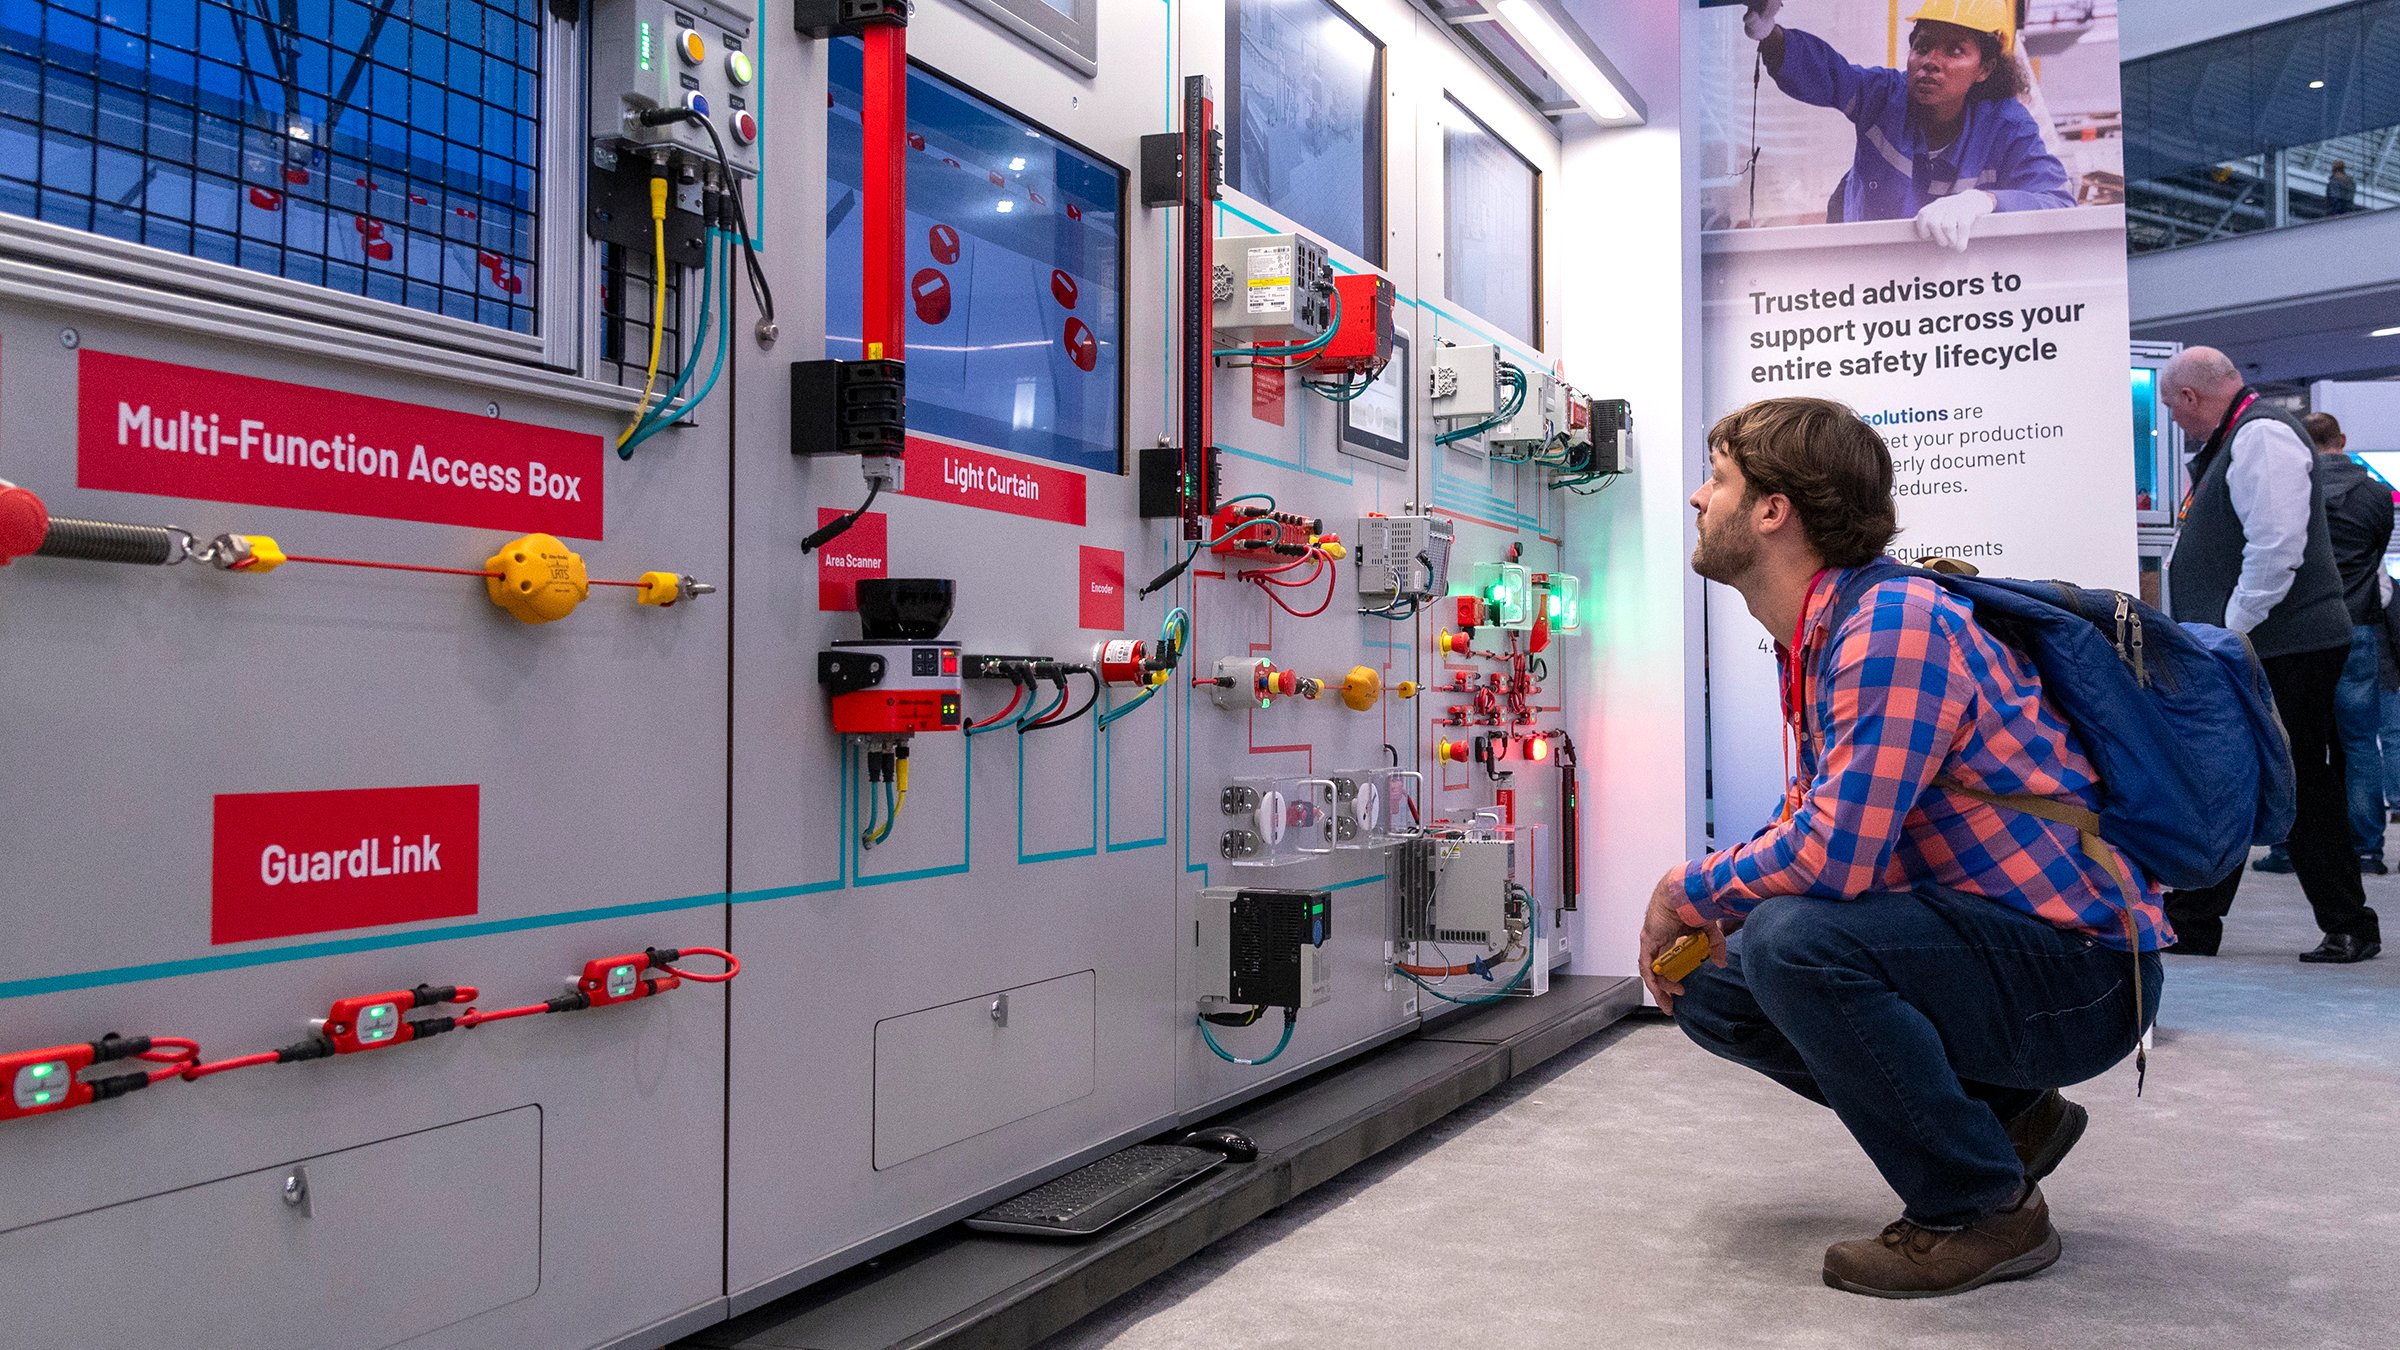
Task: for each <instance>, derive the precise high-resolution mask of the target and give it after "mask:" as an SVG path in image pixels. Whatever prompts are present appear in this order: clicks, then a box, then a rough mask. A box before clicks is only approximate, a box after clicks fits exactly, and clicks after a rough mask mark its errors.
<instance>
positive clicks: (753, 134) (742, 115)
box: [733, 108, 758, 145]
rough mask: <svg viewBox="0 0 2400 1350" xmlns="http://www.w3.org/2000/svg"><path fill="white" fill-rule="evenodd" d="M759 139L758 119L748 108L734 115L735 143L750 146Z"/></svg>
mask: <svg viewBox="0 0 2400 1350" xmlns="http://www.w3.org/2000/svg"><path fill="white" fill-rule="evenodd" d="M757 139H758V119H757V118H755V117H752V116H751V115H750V110H749V109H748V108H743V109H740V110H738V111H736V112H735V113H734V115H733V143H734V144H735V145H748V144H749V143H750V142H752V141H755V140H757Z"/></svg>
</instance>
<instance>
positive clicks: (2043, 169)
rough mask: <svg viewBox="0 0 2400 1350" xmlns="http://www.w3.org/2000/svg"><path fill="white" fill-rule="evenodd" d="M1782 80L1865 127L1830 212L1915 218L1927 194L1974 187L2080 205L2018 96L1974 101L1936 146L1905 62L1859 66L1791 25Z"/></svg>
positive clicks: (2027, 206) (2002, 205)
mask: <svg viewBox="0 0 2400 1350" xmlns="http://www.w3.org/2000/svg"><path fill="white" fill-rule="evenodd" d="M1775 84H1776V87H1778V88H1780V89H1782V90H1783V92H1785V93H1787V94H1789V95H1791V96H1792V97H1793V98H1796V99H1798V100H1800V101H1801V102H1802V103H1813V104H1815V105H1817V106H1818V107H1820V108H1832V109H1834V110H1835V111H1837V112H1839V113H1841V115H1842V116H1844V117H1847V118H1849V119H1850V121H1851V123H1852V124H1853V125H1855V126H1856V127H1857V128H1858V155H1857V158H1855V159H1853V160H1852V161H1851V164H1850V172H1849V173H1848V174H1847V175H1845V176H1844V177H1843V179H1842V185H1841V188H1840V190H1839V191H1838V192H1837V193H1836V195H1835V201H1834V203H1833V205H1834V208H1835V209H1837V210H1838V215H1837V216H1835V217H1833V218H1836V219H1840V220H1908V219H1911V218H1913V217H1914V216H1915V215H1916V214H1917V212H1919V211H1921V210H1923V209H1924V208H1925V205H1926V204H1927V203H1928V202H1932V201H1934V200H1936V199H1938V198H1942V197H1948V196H1950V195H1952V194H1954V193H1958V192H1964V191H1967V190H1969V189H1971V188H1981V189H1983V190H1984V191H1986V192H1989V193H1991V194H1992V197H1993V199H1994V200H1995V201H1996V202H1998V203H1999V207H1998V209H2000V210H2002V211H2039V210H2043V209H2045V208H2048V207H2053V206H2073V205H2074V204H2075V198H2074V195H2073V194H2072V193H2070V192H2068V191H2067V171H2066V167H2065V166H2064V165H2062V164H2060V163H2059V162H2058V157H2057V156H2056V155H2053V154H2051V153H2050V152H2049V150H2048V149H2046V148H2045V147H2044V146H2043V145H2042V132H2041V128H2040V127H2039V126H2037V125H2036V124H2035V123H2034V120H2033V114H2032V113H2030V112H2027V111H2026V110H2025V105H2024V104H2022V103H2019V102H2018V101H2017V100H2015V99H2013V98H2006V99H1989V98H1979V99H1971V100H1969V101H1968V103H1967V120H1966V125H1965V126H1964V127H1962V128H1961V129H1960V130H1959V133H1958V139H1957V140H1956V141H1954V142H1952V143H1951V145H1950V147H1949V148H1948V149H1947V150H1944V151H1942V152H1941V153H1940V154H1938V155H1937V154H1935V153H1933V152H1932V151H1931V149H1930V147H1928V146H1927V145H1926V144H1925V133H1924V131H1923V130H1922V129H1921V128H1920V127H1918V125H1917V123H1916V119H1914V118H1912V117H1910V116H1909V106H1908V73H1907V72H1906V71H1900V70H1893V69H1891V68H1889V67H1886V66H1854V65H1852V64H1850V63H1849V62H1848V61H1846V60H1844V59H1843V58H1842V54H1841V53H1840V52H1837V51H1835V50H1834V49H1833V48H1832V47H1831V46H1830V45H1828V44H1827V43H1826V42H1825V40H1824V39H1823V38H1818V37H1811V36H1810V35H1809V34H1807V33H1803V32H1799V31H1797V30H1795V29H1790V28H1786V29H1784V30H1783V64H1782V65H1780V66H1778V67H1776V69H1775Z"/></svg>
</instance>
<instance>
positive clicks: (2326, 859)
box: [2159, 347, 2383, 964]
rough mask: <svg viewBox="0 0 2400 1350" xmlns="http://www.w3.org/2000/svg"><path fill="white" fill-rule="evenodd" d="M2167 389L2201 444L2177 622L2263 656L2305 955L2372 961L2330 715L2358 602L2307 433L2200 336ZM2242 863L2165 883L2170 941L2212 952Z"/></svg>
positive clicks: (2183, 527) (2181, 422) (2186, 518)
mask: <svg viewBox="0 0 2400 1350" xmlns="http://www.w3.org/2000/svg"><path fill="white" fill-rule="evenodd" d="M2159 394H2160V397H2161V398H2162V399H2163V400H2164V401H2165V403H2166V405H2167V410H2168V413H2169V415H2170V416H2172V417H2173V418H2174V419H2175V425H2177V426H2179V427H2181V428H2183V434H2184V439H2185V440H2186V442H2187V443H2189V444H2192V445H2196V446H2198V447H2199V448H2198V449H2197V450H2196V451H2195V452H2194V453H2193V455H2192V458H2191V465H2190V470H2189V481H2190V483H2191V484H2192V487H2191V495H2190V497H2188V498H2187V499H2186V500H2185V502H2184V508H2183V513H2182V518H2181V519H2180V521H2179V522H2178V527H2177V531H2176V536H2175V552H2174V556H2173V558H2172V559H2171V560H2170V562H2169V564H2168V572H2167V596H2168V607H2169V609H2171V610H2172V611H2173V613H2174V615H2175V617H2176V618H2177V619H2178V620H2181V621H2184V622H2187V623H2209V624H2217V625H2220V626H2222V627H2226V628H2230V629H2233V630H2234V631H2235V632H2237V633H2243V634H2247V635H2248V636H2249V638H2250V645H2251V646H2252V647H2253V648H2255V649H2256V650H2257V652H2258V656H2259V661H2260V664H2262V665H2263V666H2265V667H2266V674H2267V683H2268V685H2269V686H2271V687H2272V688H2273V689H2274V691H2275V708H2276V711H2277V712H2278V713H2280V714H2281V715H2282V717H2283V726H2284V730H2285V731H2286V732H2287V733H2289V734H2290V736H2291V739H2292V767H2293V770H2294V772H2295V774H2296V776H2297V779H2298V783H2297V786H2298V796H2299V802H2298V806H2299V811H2298V814H2297V816H2296V818H2295V819H2294V821H2293V823H2292V835H2291V839H2290V841H2289V848H2290V853H2291V859H2292V870H2293V871H2294V872H2296V873H2298V874H2299V877H2300V889H2301V890H2302V891H2303V892H2305V893H2306V894H2307V896H2308V903H2309V907H2310V908H2311V909H2313V910H2314V911H2315V912H2316V919H2317V927H2319V928H2320V929H2322V930H2324V933H2325V940H2324V941H2323V942H2322V943H2320V944H2318V945H2317V947H2316V948H2315V949H2314V950H2311V951H2306V952H2302V953H2301V954H2300V959H2301V960H2303V961H2307V962H2311V963H2319V964H2324V963H2340V964H2346V963H2349V962H2353V961H2364V960H2367V959H2369V958H2371V957H2373V956H2374V955H2376V954H2377V953H2378V952H2380V951H2382V950H2383V930H2382V928H2381V927H2380V926H2379V924H2378V922H2377V919H2376V916H2375V911H2374V910H2372V909H2369V908H2368V907H2367V895H2366V890H2365V888H2364V887H2363V886H2362V885H2361V884H2360V882H2359V878H2358V861H2357V855H2356V854H2355V853H2353V852H2352V845H2351V839H2350V825H2349V811H2348V800H2347V787H2346V785H2345V782H2344V774H2345V765H2344V762H2343V756H2342V745H2341V738H2340V737H2339V735H2337V734H2336V731H2335V726H2334V696H2335V688H2336V686H2338V685H2339V684H2340V682H2341V677H2342V665H2343V663H2344V662H2345V661H2347V660H2348V659H2349V656H2350V612H2349V609H2348V608H2347V606H2346V605H2345V604H2344V603H2343V598H2342V578H2341V573H2340V572H2339V571H2338V570H2337V569H2336V567H2335V565H2334V558H2333V543H2332V536H2331V533H2330V531H2329V530H2328V528H2327V524H2326V518H2325V502H2324V491H2323V487H2322V485H2321V484H2320V483H2319V481H2318V479H2317V476H2316V475H2315V473H2314V472H2312V470H2313V469H2314V467H2315V461H2316V453H2315V451H2314V449H2313V448H2312V447H2311V445H2310V441H2309V435H2308V430H2307V428H2306V427H2304V426H2302V425H2301V423H2300V420H2299V419H2298V418H2297V417H2294V416H2293V415H2292V414H2290V413H2288V412H2285V411H2283V410H2282V409H2281V408H2277V407H2275V406H2273V405H2271V404H2269V403H2267V402H2266V401H2265V400H2264V399H2261V398H2260V397H2259V396H2258V391H2256V390H2254V389H2251V388H2249V387H2248V386H2247V385H2246V384H2244V383H2243V380H2242V375H2241V372H2240V371H2238V370H2236V369H2235V368H2234V365H2233V362H2231V361H2229V360H2227V359H2226V357H2225V353H2223V352H2221V351H2218V350H2217V349H2216V348H2214V347H2192V348H2189V349H2187V350H2185V351H2184V352H2182V353H2181V354H2179V355H2178V356H2176V357H2175V359H2174V360H2172V361H2169V362H2168V363H2167V367H2166V369H2165V370H2163V371H2161V372H2160V373H2159ZM2242 871H2243V869H2242V868H2240V867H2236V868H2234V869H2233V874H2232V875H2230V876H2228V877H2226V878H2225V879H2224V880H2222V881H2219V882H2218V883H2216V884H2215V885H2213V886H2208V887H2204V888H2202V889H2200V890H2196V891H2170V892H2168V893H2167V902H2166V908H2167V917H2168V920H2169V922H2170V923H2172V925H2173V926H2174V929H2175V932H2176V934H2177V936H2178V938H2179V941H2178V942H2177V944H2176V945H2175V946H2174V947H2172V948H2170V949H2169V950H2171V951H2173V952H2177V953H2180V954H2182V955H2186V956H2214V955H2216V954H2217V944H2218V943H2219V942H2221V941H2222V940H2223V939H2224V935H2225V915H2226V914H2227V913H2228V912H2229V911H2231V909H2232V908H2233V896H2234V892H2235V891H2236V890H2237V889H2239V888H2240V886H2241V883H2242Z"/></svg>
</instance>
